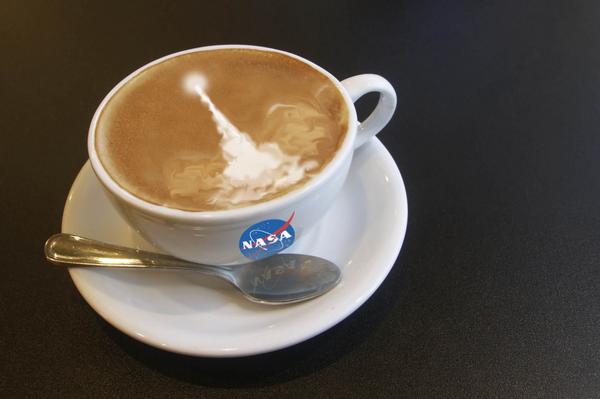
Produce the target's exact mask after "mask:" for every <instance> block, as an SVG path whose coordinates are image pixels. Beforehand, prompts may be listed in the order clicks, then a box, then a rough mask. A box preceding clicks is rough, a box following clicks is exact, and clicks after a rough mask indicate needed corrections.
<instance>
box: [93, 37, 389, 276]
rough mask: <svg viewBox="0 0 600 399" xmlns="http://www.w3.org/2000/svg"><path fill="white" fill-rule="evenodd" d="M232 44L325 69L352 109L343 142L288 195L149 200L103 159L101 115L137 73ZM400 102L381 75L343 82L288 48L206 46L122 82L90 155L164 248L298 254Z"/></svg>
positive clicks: (108, 185)
mask: <svg viewBox="0 0 600 399" xmlns="http://www.w3.org/2000/svg"><path fill="white" fill-rule="evenodd" d="M228 49H242V50H257V51H262V52H268V53H273V54H277V55H281V56H285V57H289V58H290V59H292V60H295V61H299V62H301V63H303V64H304V65H306V66H307V67H309V68H311V70H313V71H316V72H318V74H320V75H321V76H322V77H324V78H326V79H327V80H328V81H329V82H330V83H331V85H332V87H335V89H336V90H337V91H338V92H339V96H340V98H341V99H342V102H343V104H344V105H343V106H344V107H345V111H347V124H346V125H345V132H343V136H342V138H341V142H340V144H339V147H338V148H337V150H336V151H335V153H334V154H333V155H332V157H331V159H330V160H329V162H328V163H327V164H326V165H325V166H324V167H323V168H322V169H321V170H319V171H318V173H316V174H315V175H314V176H313V177H311V178H310V179H309V180H308V181H306V182H305V183H304V184H302V185H300V186H299V187H297V188H295V189H293V190H291V191H289V192H286V193H285V194H283V195H280V196H277V197H275V198H272V199H268V200H265V201H261V202H257V203H252V204H249V205H246V206H240V207H234V208H231V209H217V210H203V211H194V210H186V209H177V208H173V207H170V206H165V205H162V204H157V203H153V202H151V201H147V200H145V199H143V198H140V197H139V196H138V195H135V194H133V193H132V192H130V191H129V190H127V189H126V188H124V187H123V185H122V184H119V182H118V181H116V179H115V178H114V176H112V175H111V173H109V171H108V170H107V168H106V165H105V164H104V163H103V162H102V161H101V157H100V155H99V152H98V147H97V145H96V143H97V135H98V134H99V133H98V123H99V119H100V116H101V115H102V113H103V111H104V110H105V108H106V107H107V105H108V104H109V102H110V100H111V99H112V98H113V97H114V96H115V94H116V93H117V92H118V91H119V90H120V89H121V88H123V87H124V86H126V85H127V84H128V83H129V82H131V81H132V80H133V79H135V78H136V77H137V76H138V75H140V74H141V73H143V72H144V71H146V70H148V69H149V68H152V67H153V66H155V65H157V64H159V63H162V62H165V61H168V60H170V59H173V58H176V57H180V56H184V55H188V54H192V53H197V52H207V51H215V50H228ZM369 92H376V93H379V94H380V97H379V101H378V103H377V105H376V107H375V109H374V110H373V112H372V113H371V114H370V116H369V117H368V118H367V119H366V120H364V121H362V122H359V121H358V120H357V116H356V110H355V108H354V104H353V103H354V101H356V100H357V99H358V98H360V97H361V96H363V95H364V94H366V93H369ZM395 107H396V93H395V91H394V89H393V87H392V86H391V85H390V83H389V82H388V81H387V80H385V79H384V78H382V77H381V76H378V75H373V74H364V75H357V76H353V77H351V78H348V79H345V80H342V81H338V80H337V79H336V78H335V77H334V76H333V75H331V74H330V73H329V72H327V71H326V70H324V69H323V68H321V67H319V66H318V65H316V64H314V63H312V62H310V61H308V60H306V59H304V58H302V57H299V56H297V55H295V54H291V53H288V52H285V51H281V50H275V49H271V48H266V47H258V46H247V45H222V46H207V47H200V48H195V49H190V50H186V51H182V52H178V53H174V54H171V55H167V56H165V57H163V58H160V59H158V60H156V61H153V62H151V63H149V64H147V65H145V66H143V67H141V68H139V69H138V70H136V71H135V72H133V73H132V74H130V75H129V76H127V77H126V78H125V79H123V80H122V81H121V82H120V83H119V84H117V86H115V87H114V88H113V89H112V90H111V91H110V92H109V93H108V95H107V96H106V97H105V98H104V99H103V101H102V102H101V103H100V106H99V107H98V109H97V110H96V112H95V114H94V116H93V118H92V122H91V125H90V128H89V133H88V153H89V158H90V162H91V166H92V168H93V170H94V173H95V174H96V176H97V178H98V180H99V182H100V183H101V185H102V187H103V188H104V189H105V192H106V193H107V194H108V196H109V198H110V199H111V201H112V203H113V204H114V205H115V207H116V208H117V210H119V212H120V213H121V214H122V215H123V216H124V218H125V219H126V220H127V221H128V223H129V224H130V225H131V227H132V228H134V229H135V230H136V231H138V232H139V233H140V234H141V235H142V236H143V237H144V238H146V239H147V240H148V241H149V242H150V243H152V244H153V245H154V246H156V247H157V248H158V249H160V250H162V251H164V252H166V253H169V254H172V255H174V256H176V257H179V258H182V259H186V260H189V261H193V262H199V263H205V264H215V265H228V264H239V263H245V262H248V261H249V260H252V259H260V258H262V257H265V256H270V255H272V254H274V253H277V252H280V251H282V250H287V251H288V252H293V246H292V244H294V243H299V242H301V241H303V240H304V239H305V237H306V236H308V235H309V233H310V230H311V229H312V228H313V227H315V226H316V225H317V224H318V222H319V219H320V218H321V217H322V216H323V214H324V213H325V212H326V211H327V209H328V207H329V205H330V204H331V203H332V202H333V200H334V198H335V197H336V196H337V195H338V193H339V191H340V189H341V188H342V186H343V184H344V181H345V179H346V176H347V174H348V171H349V168H350V164H351V161H352V156H353V153H354V151H355V150H356V149H357V148H359V147H360V146H361V145H363V144H365V143H366V142H367V141H368V140H369V139H370V138H371V137H373V136H374V135H375V134H377V133H378V132H379V131H380V130H381V129H382V128H383V127H384V126H385V125H386V124H387V123H388V122H389V120H390V119H391V117H392V115H393V113H394V109H395ZM128 151H130V156H131V157H136V156H139V154H136V153H135V148H133V149H129V150H128ZM290 246H291V248H290ZM288 248H290V249H288Z"/></svg>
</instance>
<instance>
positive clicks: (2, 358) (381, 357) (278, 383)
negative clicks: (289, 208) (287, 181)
mask: <svg viewBox="0 0 600 399" xmlns="http://www.w3.org/2000/svg"><path fill="white" fill-rule="evenodd" d="M284 3H287V4H285V5H284ZM599 21H600V3H599V2H595V1H590V2H587V3H583V2H574V1H569V2H567V1H564V2H561V1H528V2H521V1H510V2H505V1H477V2H468V3H463V2H458V1H435V2H434V1H396V2H390V3H387V4H378V3H377V2H373V1H369V2H352V3H347V4H344V3H333V2H325V1H322V2H319V3H317V2H314V3H313V2H305V1H302V2H275V1H269V2H267V1H261V2H255V3H251V2H242V1H240V2H231V1H214V2H200V1H197V2H189V3H188V4H184V3H182V2H175V1H172V2H162V3H156V4H151V3H150V2H147V1H139V2H138V1H131V2H121V3H120V4H118V5H114V6H111V5H108V4H107V3H106V2H41V1H40V2H17V1H3V2H2V4H1V5H0V50H1V54H2V55H1V59H0V99H1V100H0V126H1V133H0V134H1V136H0V137H1V139H0V170H1V174H0V179H1V180H0V181H1V183H2V185H1V187H2V191H3V193H2V205H1V206H0V215H1V216H2V222H3V224H4V226H3V228H2V230H1V231H2V237H1V240H0V243H1V244H0V245H1V247H0V248H1V249H2V252H1V253H2V268H3V271H2V278H0V333H1V334H0V397H2V398H8V397H44V398H50V397H57V398H64V397H77V398H82V397H111V398H112V397H144V398H149V397H160V398H163V397H172V398H178V397H215V398H218V397H223V398H235V397H250V396H258V397H264V398H270V397H274V398H279V397H287V396H288V395H289V396H292V397H310V396H316V397H320V396H322V397H335V396H339V397H384V396H387V397H466V398H487V397H503V398H506V397H510V398H513V397H523V398H535V397H570V398H589V397H598V396H599V395H600V355H599V353H600V265H599V260H600V258H599V256H600V211H599V205H600V23H599ZM223 43H247V44H258V45H265V46H270V47H275V48H279V49H284V50H288V51H291V52H294V53H297V54H299V55H302V56H304V57H306V58H308V59H310V60H312V61H314V62H316V63H317V64H320V65H321V66H323V67H325V68H326V69H328V70H329V71H331V72H332V73H333V74H334V75H335V76H337V77H339V78H340V79H342V78H345V77H348V76H351V75H355V74H359V73H365V72H372V73H377V74H380V75H383V76H385V77H387V78H388V79H389V80H390V81H391V82H392V84H393V85H394V87H395V88H396V90H397V92H398V98H399V105H398V109H397V113H396V116H395V117H394V119H393V120H392V122H391V124H390V125H389V126H388V127H387V128H386V129H385V131H384V132H382V133H381V134H380V138H381V140H382V141H383V142H384V144H385V145H386V146H387V148H388V149H389V151H390V152H391V154H392V155H393V157H394V159H395V160H396V162H397V164H398V166H399V168H400V170H401V172H402V174H403V176H404V179H405V183H406V188H407V193H408V201H409V224H408V231H407V236H406V240H405V242H404V246H403V249H402V252H401V254H400V257H399V258H398V261H397V262H396V265H395V267H394V268H393V270H392V272H391V273H390V274H389V276H388V277H387V279H386V280H385V282H384V283H383V285H382V286H381V287H380V289H379V290H378V291H377V292H376V293H375V294H374V295H373V296H372V297H371V299H369V300H368V302H367V303H366V304H365V305H364V306H362V307H361V308H360V309H359V310H358V311H356V312H355V313H354V314H353V315H352V316H350V317H349V318H347V319H346V320H345V321H343V322H341V323H340V324H339V325H337V326H336V327H334V328H332V329H331V330H329V331H327V332H325V333H323V334H321V335H320V336H318V337H316V338H313V339H311V340H309V341H307V342H305V343H302V344H299V345H297V346H294V347H291V348H288V349H284V350H281V351H278V352H275V353H271V354H265V355H260V356H255V357H249V358H241V359H202V358H191V357H185V356H180V355H175V354H171V353H167V352H163V351H160V350H158V349H154V348H151V347H148V346H146V345H144V344H141V343H138V342H137V341H135V340H133V339H131V338H129V337H127V336H125V335H124V334H122V333H121V332H119V331H117V330H116V329H114V328H113V327H111V326H110V325H108V324H107V323H106V322H105V321H103V320H102V319H101V318H100V317H99V316H98V315H97V314H96V313H95V312H94V311H93V310H92V309H91V308H90V307H89V306H88V305H87V304H86V303H85V301H84V300H83V299H82V298H81V296H80V295H79V293H78V292H77V290H76V289H75V288H74V286H73V284H72V282H71V280H70V278H69V276H68V274H67V273H66V272H65V271H64V270H58V269H52V268H50V267H49V266H48V264H47V263H46V262H45V261H44V260H43V258H42V245H43V243H44V240H45V239H46V238H47V237H48V236H49V235H51V234H52V233H55V232H57V231H59V229H60V222H61V214H62V209H63V205H64V201H65V196H66V194H67V192H68V190H69V187H70V185H71V183H72V182H73V179H74V177H75V176H76V174H77V172H78V171H79V169H80V167H81V166H82V165H83V163H84V162H85V160H86V158H87V155H86V149H85V140H86V130H87V127H88V125H89V122H90V119H91V117H92V114H93V112H94V110H95V109H96V107H97V105H98V104H99V102H100V100H101V99H102V98H103V96H104V95H105V94H106V93H107V92H108V91H109V90H110V89H111V88H112V86H113V85H115V84H116V83H117V82H118V81H119V80H120V79H121V78H123V77H124V76H125V75H127V74H128V73H129V72H131V71H132V70H134V69H136V68H138V67H139V66H141V65H143V64H145V63H147V62H149V61H151V60H153V59H155V58H158V57H160V56H163V55H165V54H168V53H172V52H175V51H178V50H182V49H187V48H192V47H198V46H203V45H209V44H223ZM372 103H373V98H372V97H371V98H367V99H366V100H365V101H362V102H361V104H360V108H361V112H364V110H365V109H367V108H368V107H369V106H370V105H371V104H372Z"/></svg>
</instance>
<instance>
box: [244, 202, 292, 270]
mask: <svg viewBox="0 0 600 399" xmlns="http://www.w3.org/2000/svg"><path fill="white" fill-rule="evenodd" d="M294 214H295V213H292V215H291V216H290V217H289V219H288V220H287V221H286V220H281V219H268V220H263V221H260V222H258V223H255V224H253V225H252V226H250V227H248V228H247V229H246V230H245V231H244V232H243V233H242V235H241V236H240V252H241V253H242V255H244V256H245V257H247V258H250V259H253V260H258V259H262V258H266V257H268V256H271V255H275V254H276V253H278V252H281V251H283V250H284V249H286V248H288V247H289V246H290V245H292V244H293V243H294V240H295V238H296V233H295V232H294V228H293V227H292V224H291V223H292V219H293V218H294Z"/></svg>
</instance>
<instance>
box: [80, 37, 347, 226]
mask: <svg viewBox="0 0 600 399" xmlns="http://www.w3.org/2000/svg"><path fill="white" fill-rule="evenodd" d="M222 49H250V50H260V51H270V52H275V53H279V54H283V55H285V56H288V57H291V58H294V59H296V60H299V61H301V62H303V63H305V64H307V65H308V66H310V67H312V68H313V69H315V70H316V71H317V72H320V73H321V74H322V75H324V76H325V77H327V78H328V79H329V80H330V81H331V82H332V83H333V84H334V86H335V87H336V88H337V89H338V91H339V93H340V94H341V95H342V98H343V99H344V102H345V103H346V108H347V110H348V127H347V129H346V132H345V135H344V140H343V142H342V144H341V145H340V147H339V149H338V150H337V151H336V153H335V154H334V156H333V158H332V159H331V160H330V161H329V163H328V164H327V165H325V167H324V168H323V169H322V170H321V171H320V172H319V173H318V174H317V175H316V176H314V177H312V178H311V179H310V180H308V181H307V182H306V183H305V184H304V185H302V186H301V187H299V188H297V189H295V190H292V191H290V192H288V193H286V194H284V195H282V196H279V197H276V198H273V199H270V200H267V201H264V202H259V203H257V204H252V205H248V206H243V207H239V208H232V209H224V210H216V211H186V210H183V209H176V208H169V207H167V206H164V205H158V204H154V203H151V202H149V201H146V200H144V199H142V198H139V197H137V196H136V195H134V194H132V193H130V192H129V191H127V190H126V189H125V188H123V187H121V185H119V184H118V183H117V182H116V181H115V180H114V179H113V178H112V177H111V176H110V175H109V174H108V172H107V171H106V170H105V168H104V165H103V164H102V162H101V161H100V158H99V157H98V154H97V152H96V143H95V141H96V140H95V137H96V127H97V124H98V119H99V117H100V114H101V113H102V111H103V110H104V108H105V106H106V104H107V103H108V102H109V101H110V99H111V98H112V97H113V96H114V95H115V93H116V92H117V91H118V90H119V89H121V87H123V86H124V85H125V84H127V82H129V81H130V80H131V79H133V78H134V77H135V76H137V75H138V74H140V73H141V72H143V71H144V70H146V69H147V68H150V67H152V66H154V65H156V64H158V63H161V62H163V61H166V60H168V59H170V58H174V57H178V56H181V55H184V54H189V53H195V52H201V51H211V50H222ZM357 124H358V122H357V116H356V109H355V108H354V105H353V102H352V100H351V99H350V96H349V94H348V93H347V91H346V90H345V88H344V86H343V85H342V84H341V83H340V81H339V80H337V79H336V78H335V77H334V76H333V75H332V74H331V73H329V72H328V71H326V70H325V69H323V68H322V67H320V66H318V65H317V64H315V63H313V62H311V61H309V60H307V59H305V58H303V57H300V56H298V55H296V54H293V53H289V52H287V51H283V50H278V49H273V48H270V47H263V46H254V45H245V44H226V45H214V46H203V47H196V48H192V49H188V50H183V51H178V52H175V53H172V54H168V55H166V56H163V57H161V58H158V59H156V60H154V61H152V62H149V63H147V64H145V65H143V66H142V67H140V68H138V69H136V70H135V71H134V72H132V73H130V74H129V75H127V76H126V77H125V78H124V79H122V80H121V81H120V82H119V83H118V84H117V85H116V86H115V87H113V88H112V89H111V91H109V92H108V94H107V95H106V96H105V97H104V99H103V100H102V102H101V103H100V105H99V106H98V108H97V109H96V112H95V113H94V116H93V117H92V122H91V124H90V127H89V130H88V139H87V146H88V155H89V158H90V162H91V165H92V169H93V170H94V173H95V174H96V176H97V177H98V179H99V180H100V182H101V183H102V185H103V186H104V187H105V188H106V189H108V191H109V192H110V193H111V194H113V195H115V196H116V197H117V198H119V199H121V200H122V201H124V202H125V203H126V204H127V205H130V206H132V207H134V208H136V209H138V210H140V211H142V212H144V213H146V214H150V215H153V216H156V217H159V218H164V219H171V220H175V221H179V222H202V223H206V224H222V223H228V222H235V221H238V220H243V219H248V218H252V217H255V216H256V215H262V214H267V213H269V212H273V211H276V210H279V209H283V208H286V207H289V206H290V205H292V204H293V203H295V202H297V201H298V200H300V199H302V198H304V197H305V196H307V195H308V194H310V193H311V192H313V191H314V190H316V189H317V188H318V187H320V186H322V185H323V184H324V183H325V182H326V181H327V180H329V178H330V177H331V176H332V175H334V174H335V173H336V171H337V170H338V168H339V167H340V166H341V165H342V164H343V162H344V160H345V158H346V156H347V154H348V153H349V152H351V151H352V150H353V147H354V139H355V136H356V129H357Z"/></svg>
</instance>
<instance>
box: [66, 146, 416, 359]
mask: <svg viewBox="0 0 600 399" xmlns="http://www.w3.org/2000/svg"><path fill="white" fill-rule="evenodd" d="M407 211H408V209H407V202H406V192H405V189H404V183H403V181H402V177H401V176H400V172H399V171H398V167H397V166H396V164H395V162H394V160H393V159H392V157H391V155H390V154H389V152H388V151H387V150H386V149H385V147H384V146H383V144H381V142H380V141H379V140H377V139H372V140H370V142H369V143H367V144H365V145H363V146H362V147H361V148H360V149H358V150H357V151H356V152H355V154H354V159H353V161H352V166H351V169H350V172H349V174H348V179H347V180H346V183H345V185H344V187H343V188H342V191H341V193H340V194H339V195H338V197H337V199H336V201H335V203H333V204H332V205H331V208H330V209H329V211H328V212H327V214H326V215H325V216H324V217H323V219H322V220H321V221H320V222H319V224H318V225H317V226H314V228H313V229H311V232H310V235H309V236H306V237H303V239H302V240H301V241H299V242H298V243H296V244H294V245H292V246H291V247H290V248H289V249H288V250H287V251H286V252H292V253H305V254H310V255H316V256H320V257H323V258H326V259H329V260H331V261H333V262H335V263H336V264H338V265H339V266H340V267H341V268H342V270H343V278H342V281H341V283H340V284H339V285H338V286H337V287H335V288H334V289H333V290H331V291H330V292H328V293H327V294H325V295H323V296H321V297H319V298H316V299H314V300H311V301H308V302H303V303H300V304H296V305H287V306H265V305H259V304H255V303H252V302H249V301H247V300H246V299H244V297H243V296H242V295H241V294H239V293H238V292H237V291H236V290H235V289H233V288H231V287H230V286H229V285H228V284H227V283H226V282H223V281H220V280H216V279H214V278H211V277H205V276H201V275H198V274H195V273H194V272H181V271H137V270H108V269H83V268H70V269H69V273H70V274H71V278H72V279H73V282H74V283H75V286H76V287H77V289H78V290H79V292H80V293H81V295H82V296H83V298H84V299H85V300H86V301H87V302H88V303H89V304H90V306H91V307H92V308H93V309H94V310H95V311H96V312H98V313H99V314H100V315H101V316H102V317H103V318H104V319H105V320H106V321H108V322H109V323H110V324H112V325H113V326H114V327H116V328H118V329H119V330H121V331H122V332H124V333H125V334H127V335H129V336H131V337H133V338H135V339H137V340H140V341H142V342H145V343H146V344H149V345H152V346H155V347H157V348H161V349H164V350H167V351H172V352H177V353H182V354H187V355H194V356H210V357H233V356H247V355H254V354H259V353H264V352H269V351H273V350H277V349H281V348H285V347H287V346H290V345H294V344H296V343H299V342H302V341H304V340H307V339H309V338H311V337H314V336H315V335H317V334H319V333H321V332H323V331H325V330H327V329H329V328H331V327H333V326H334V325H335V324H337V323H339V322H340V321H342V320H343V319H345V318H346V317H348V316H349V315H350V314H351V313H352V312H354V311H355V310H356V309H357V308H358V307H359V306H361V305H362V304H363V303H364V302H365V301H366V300H367V299H368V298H369V297H370V296H371V294H373V292H374V291H375V290H376V289H377V288H378V287H379V285H380V284H381V283H382V281H383V280H384V278H385V277H386V276H387V274H388V272H389V271H390V269H391V268H392V266H393V265H394V262H395V260H396V258H397V257H398V253H399V252H400V247H401V246H402V242H403V241H404V234H405V231H406V222H407ZM62 231H63V232H64V233H72V234H77V235H81V236H84V237H88V238H93V239H96V240H100V241H105V242H108V243H113V244H118V245H123V246H129V247H137V248H140V249H147V250H155V249H153V247H152V246H151V245H150V244H148V243H147V242H145V241H144V240H143V239H142V238H141V237H140V236H139V235H138V234H137V233H136V232H135V231H134V230H133V229H132V228H130V227H129V226H128V225H127V224H126V222H125V221H124V220H123V219H122V218H121V216H120V215H119V214H118V213H117V211H116V210H115V209H114V208H113V206H112V205H111V203H110V201H109V199H108V198H107V196H106V195H105V193H104V191H103V189H102V188H101V186H100V183H99V182H98V180H97V179H96V176H95V175H94V173H93V171H92V168H91V166H90V164H89V161H88V162H87V163H86V164H85V165H84V166H83V168H82V169H81V171H80V172H79V175H78V176H77V178H76V179H75V182H74V183H73V187H72V188H71V191H70V193H69V196H68V198H67V202H66V204H65V210H64V214H63V221H62ZM155 251H156V250H155Z"/></svg>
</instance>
